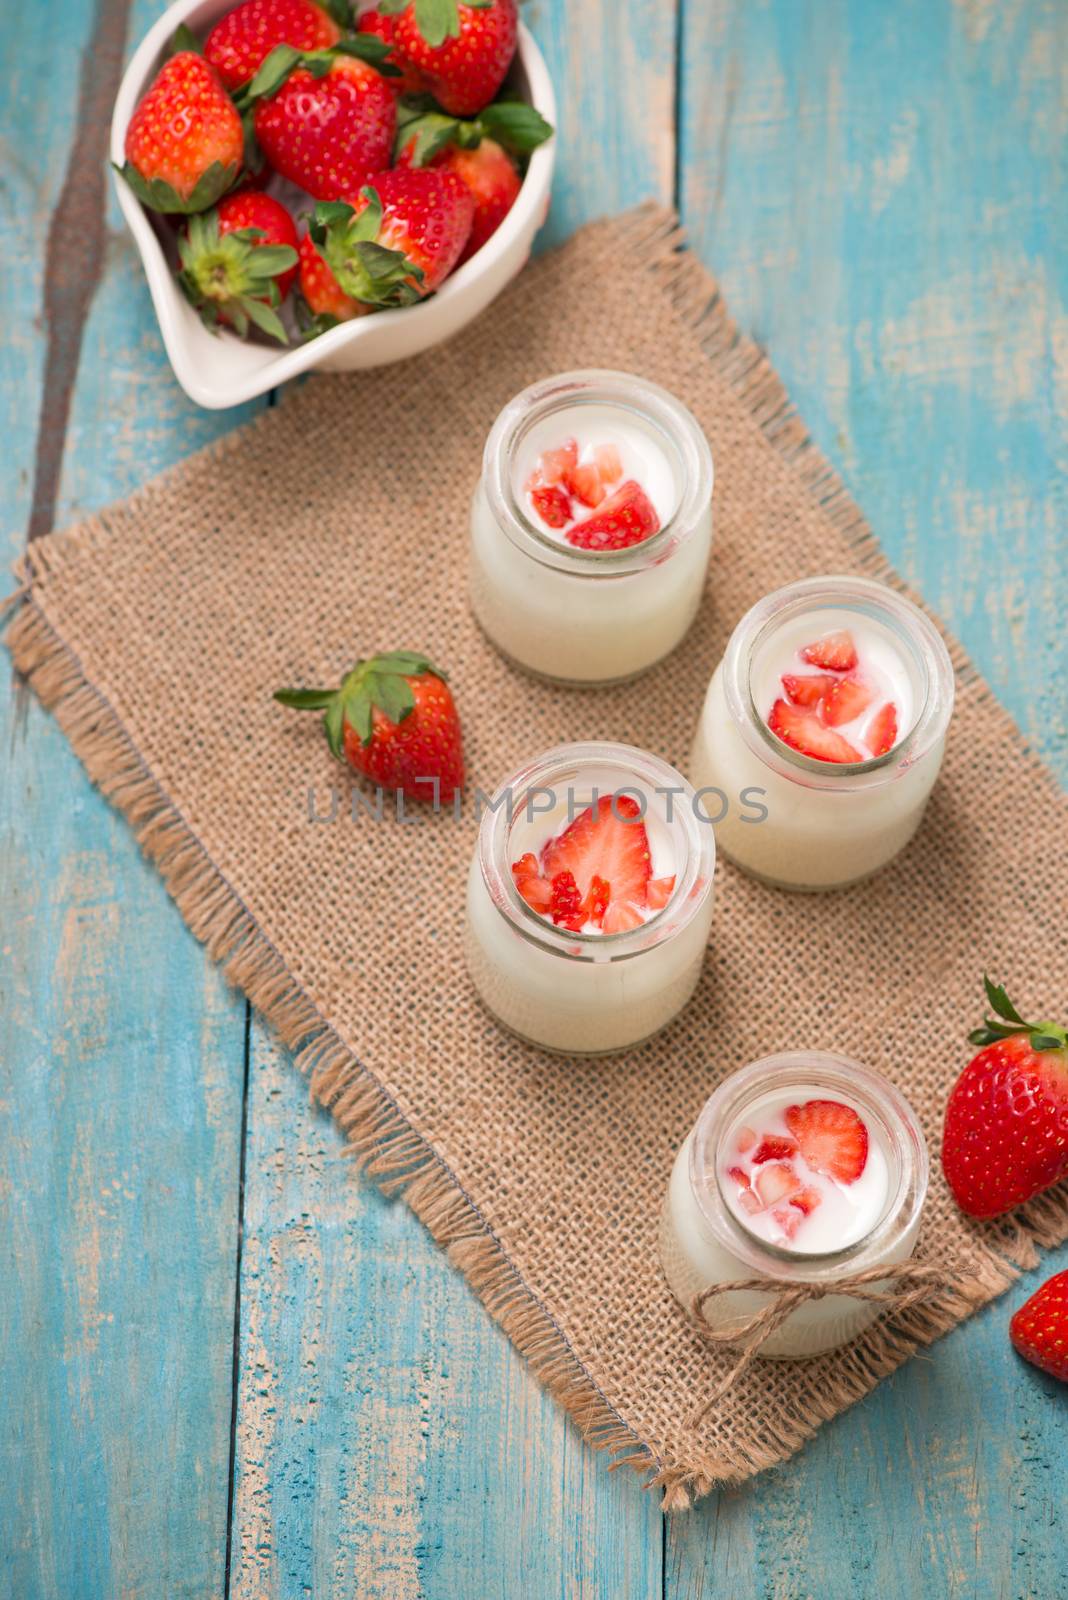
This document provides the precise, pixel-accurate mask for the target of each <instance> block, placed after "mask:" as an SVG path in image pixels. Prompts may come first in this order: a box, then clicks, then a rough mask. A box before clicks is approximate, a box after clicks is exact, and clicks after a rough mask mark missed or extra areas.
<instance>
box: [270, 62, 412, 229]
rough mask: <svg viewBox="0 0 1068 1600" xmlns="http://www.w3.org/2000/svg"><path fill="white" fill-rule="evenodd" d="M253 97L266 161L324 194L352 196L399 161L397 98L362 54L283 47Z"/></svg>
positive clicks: (336, 197)
mask: <svg viewBox="0 0 1068 1600" xmlns="http://www.w3.org/2000/svg"><path fill="white" fill-rule="evenodd" d="M279 79H281V82H279ZM247 95H248V97H249V100H250V102H254V103H255V111H254V113H253V123H254V126H255V129H256V138H257V140H258V141H259V144H260V147H261V149H262V150H263V153H264V155H265V156H266V157H267V160H268V161H269V162H270V164H271V166H272V167H274V169H275V171H277V172H280V173H281V174H282V176H283V177H284V178H288V179H289V180H290V181H291V182H292V183H295V184H297V185H298V186H299V187H300V188H301V189H304V190H306V192H307V193H308V194H310V195H313V196H314V197H315V198H316V199H317V200H344V199H347V198H348V197H349V196H350V195H354V194H356V193H357V191H358V190H359V188H360V186H361V184H364V183H366V182H367V180H368V179H369V178H373V177H374V176H375V175H376V174H377V173H379V172H382V171H384V169H385V168H387V167H388V166H389V165H390V163H391V161H392V159H393V136H394V133H395V131H396V126H397V103H396V98H395V96H394V94H393V92H392V90H391V89H390V88H389V86H388V85H387V83H386V80H385V78H383V76H382V74H381V73H380V72H378V71H376V69H375V68H374V67H372V66H369V65H368V64H367V62H366V61H361V60H358V59H357V58H356V57H355V56H352V55H349V54H345V53H337V54H335V53H333V52H325V53H320V54H312V55H305V56H302V55H298V54H297V53H296V52H295V51H290V50H288V48H287V47H286V46H285V45H282V46H279V48H278V50H276V51H273V52H272V53H271V55H270V56H269V57H268V59H267V61H266V62H264V65H263V67H262V68H261V70H260V72H259V73H257V75H256V77H255V78H254V79H253V80H252V83H251V84H250V85H249V88H248V90H247Z"/></svg>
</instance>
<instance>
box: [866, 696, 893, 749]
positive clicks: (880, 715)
mask: <svg viewBox="0 0 1068 1600" xmlns="http://www.w3.org/2000/svg"><path fill="white" fill-rule="evenodd" d="M895 744H897V707H896V706H895V705H894V703H893V701H892V700H888V701H887V702H886V704H885V706H882V707H880V709H879V710H878V711H877V712H876V713H875V715H874V717H873V718H872V721H871V727H870V728H869V729H868V748H869V750H870V751H871V753H872V755H873V756H885V754H886V752H887V751H888V750H892V749H893V748H894V746H895Z"/></svg>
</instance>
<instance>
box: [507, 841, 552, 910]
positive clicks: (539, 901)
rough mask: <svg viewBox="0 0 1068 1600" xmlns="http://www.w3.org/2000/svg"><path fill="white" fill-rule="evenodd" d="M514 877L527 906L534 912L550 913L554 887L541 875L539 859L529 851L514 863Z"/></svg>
mask: <svg viewBox="0 0 1068 1600" xmlns="http://www.w3.org/2000/svg"><path fill="white" fill-rule="evenodd" d="M512 877H513V879H514V880H515V886H516V888H517V889H518V890H519V893H520V894H521V895H522V897H523V899H524V900H525V901H526V903H527V905H528V906H530V907H531V908H532V910H534V911H548V909H549V906H550V904H551V901H552V885H551V884H550V882H549V881H548V879H547V878H543V877H542V875H541V868H540V867H539V866H538V858H537V856H535V855H532V854H531V852H530V851H529V850H528V851H527V853H526V855H525V856H521V857H520V859H519V860H518V861H513V863H512Z"/></svg>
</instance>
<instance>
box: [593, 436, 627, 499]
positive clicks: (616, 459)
mask: <svg viewBox="0 0 1068 1600" xmlns="http://www.w3.org/2000/svg"><path fill="white" fill-rule="evenodd" d="M593 459H594V461H596V463H597V471H598V472H599V473H600V474H601V482H602V483H603V484H604V486H605V488H606V489H608V488H610V487H611V486H612V484H613V483H618V482H619V480H620V478H621V477H622V476H623V462H622V460H621V459H620V455H619V451H618V450H617V449H616V447H615V445H614V444H599V445H598V446H597V448H596V449H595V450H594V452H593Z"/></svg>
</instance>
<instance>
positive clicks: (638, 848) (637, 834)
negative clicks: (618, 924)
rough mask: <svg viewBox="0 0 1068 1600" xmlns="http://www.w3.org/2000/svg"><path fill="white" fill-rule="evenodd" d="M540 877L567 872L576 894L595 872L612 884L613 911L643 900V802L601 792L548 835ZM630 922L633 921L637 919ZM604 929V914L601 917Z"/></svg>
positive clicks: (646, 876)
mask: <svg viewBox="0 0 1068 1600" xmlns="http://www.w3.org/2000/svg"><path fill="white" fill-rule="evenodd" d="M541 871H542V876H543V877H546V878H549V879H554V878H555V877H556V875H557V873H559V872H569V873H571V874H572V875H573V876H574V878H575V881H576V883H577V884H578V888H579V892H580V899H581V897H583V896H585V895H587V894H588V893H589V891H590V885H591V883H592V882H593V879H594V877H595V876H596V877H598V878H602V879H603V880H604V881H605V883H608V884H610V885H611V895H612V906H611V907H610V908H609V910H610V911H611V910H612V909H614V907H615V906H616V905H617V903H619V902H622V901H631V902H633V906H635V907H638V908H639V911H638V912H637V913H636V915H637V916H638V921H639V922H640V921H641V920H642V919H641V915H640V908H641V907H642V906H644V905H645V895H646V886H647V884H648V882H649V876H650V859H649V836H648V834H647V833H646V831H645V824H644V823H643V822H642V820H641V807H640V806H639V804H638V802H637V801H636V800H635V799H634V798H633V797H632V796H631V795H627V794H619V795H615V796H613V795H607V794H606V795H601V797H600V799H599V800H598V801H597V806H596V808H594V807H593V806H587V807H586V809H585V811H582V812H580V813H579V815H578V816H577V817H576V818H575V820H574V822H572V823H571V825H570V827H567V828H565V829H564V831H563V833H561V834H560V835H559V836H558V837H557V838H555V839H550V840H549V842H548V844H546V845H545V846H544V847H543V849H542V852H541ZM629 926H632V927H633V926H636V924H635V923H631V924H629ZM604 927H605V930H606V931H609V930H608V920H607V917H606V919H605V922H604Z"/></svg>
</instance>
